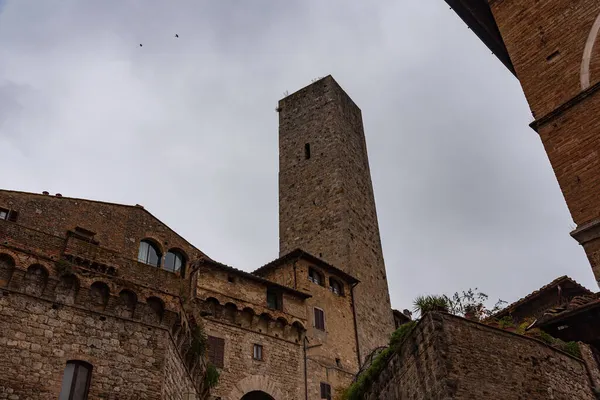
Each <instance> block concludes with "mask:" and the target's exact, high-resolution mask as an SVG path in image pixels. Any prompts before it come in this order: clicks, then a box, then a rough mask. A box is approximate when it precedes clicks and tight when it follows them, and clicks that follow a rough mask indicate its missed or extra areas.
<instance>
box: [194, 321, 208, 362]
mask: <svg viewBox="0 0 600 400" xmlns="http://www.w3.org/2000/svg"><path fill="white" fill-rule="evenodd" d="M207 344H208V339H207V337H206V334H205V333H204V330H203V329H202V327H201V326H200V325H196V326H195V327H194V328H193V330H192V343H191V345H190V352H191V353H192V354H193V355H195V356H203V355H204V354H205V353H206V347H207Z"/></svg>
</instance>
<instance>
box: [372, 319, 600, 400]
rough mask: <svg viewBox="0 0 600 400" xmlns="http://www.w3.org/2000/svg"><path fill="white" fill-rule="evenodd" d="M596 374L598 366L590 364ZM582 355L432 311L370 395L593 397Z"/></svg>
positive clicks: (383, 399)
mask: <svg viewBox="0 0 600 400" xmlns="http://www.w3.org/2000/svg"><path fill="white" fill-rule="evenodd" d="M592 367H593V368H594V374H597V372H598V371H597V365H593V366H592ZM595 398H596V397H595V396H594V394H593V392H592V384H591V382H590V374H589V373H588V370H587V369H586V364H585V363H584V361H583V360H580V359H578V358H574V357H572V356H570V355H568V354H566V353H563V352H561V351H559V350H556V349H555V348H553V347H550V346H548V345H546V344H545V343H543V342H541V341H538V340H536V339H532V338H529V337H525V336H521V335H517V334H514V333H510V332H506V331H503V330H500V329H496V328H492V327H489V326H486V325H482V324H479V323H477V322H472V321H469V320H466V319H463V318H460V317H455V316H451V315H447V314H428V315H426V316H425V317H424V318H422V319H421V320H420V321H419V323H418V324H417V326H416V327H415V328H414V330H413V331H412V332H411V333H410V334H409V336H408V337H407V339H406V340H405V342H404V343H403V345H402V346H401V349H400V351H399V352H398V353H397V354H395V355H394V356H392V358H391V359H390V361H389V363H388V365H387V367H386V369H385V370H384V371H383V373H382V374H380V375H379V377H378V378H377V380H376V381H375V382H374V384H373V386H372V387H371V391H370V392H369V393H368V395H367V396H365V399H366V400H398V399H413V400H420V399H423V400H425V399H427V400H430V399H503V400H513V399H514V400H520V399H528V400H538V399H539V400H548V399H554V400H571V399H578V400H594V399H595Z"/></svg>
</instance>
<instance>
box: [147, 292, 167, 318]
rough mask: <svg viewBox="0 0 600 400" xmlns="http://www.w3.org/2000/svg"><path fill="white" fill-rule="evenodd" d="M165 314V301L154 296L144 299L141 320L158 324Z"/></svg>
mask: <svg viewBox="0 0 600 400" xmlns="http://www.w3.org/2000/svg"><path fill="white" fill-rule="evenodd" d="M164 314H165V302H164V301H163V300H162V299H160V298H158V297H155V296H152V297H148V298H147V299H146V312H145V313H144V316H143V318H142V319H143V320H144V322H148V323H151V324H160V323H161V321H162V319H163V316H164Z"/></svg>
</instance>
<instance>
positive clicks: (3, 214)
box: [0, 208, 19, 222]
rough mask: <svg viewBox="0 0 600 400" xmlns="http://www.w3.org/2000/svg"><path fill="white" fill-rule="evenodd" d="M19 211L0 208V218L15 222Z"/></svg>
mask: <svg viewBox="0 0 600 400" xmlns="http://www.w3.org/2000/svg"><path fill="white" fill-rule="evenodd" d="M18 216H19V213H18V212H16V211H13V210H7V209H6V208H0V219H3V220H5V221H10V222H17V217H18Z"/></svg>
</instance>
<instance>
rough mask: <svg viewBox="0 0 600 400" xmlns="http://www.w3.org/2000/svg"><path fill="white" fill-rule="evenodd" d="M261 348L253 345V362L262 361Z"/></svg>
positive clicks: (258, 345)
mask: <svg viewBox="0 0 600 400" xmlns="http://www.w3.org/2000/svg"><path fill="white" fill-rule="evenodd" d="M262 351H263V347H262V346H261V345H260V344H255V345H254V353H253V354H252V358H254V359H255V360H260V361H262V359H263V358H262V357H263V353H262Z"/></svg>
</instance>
